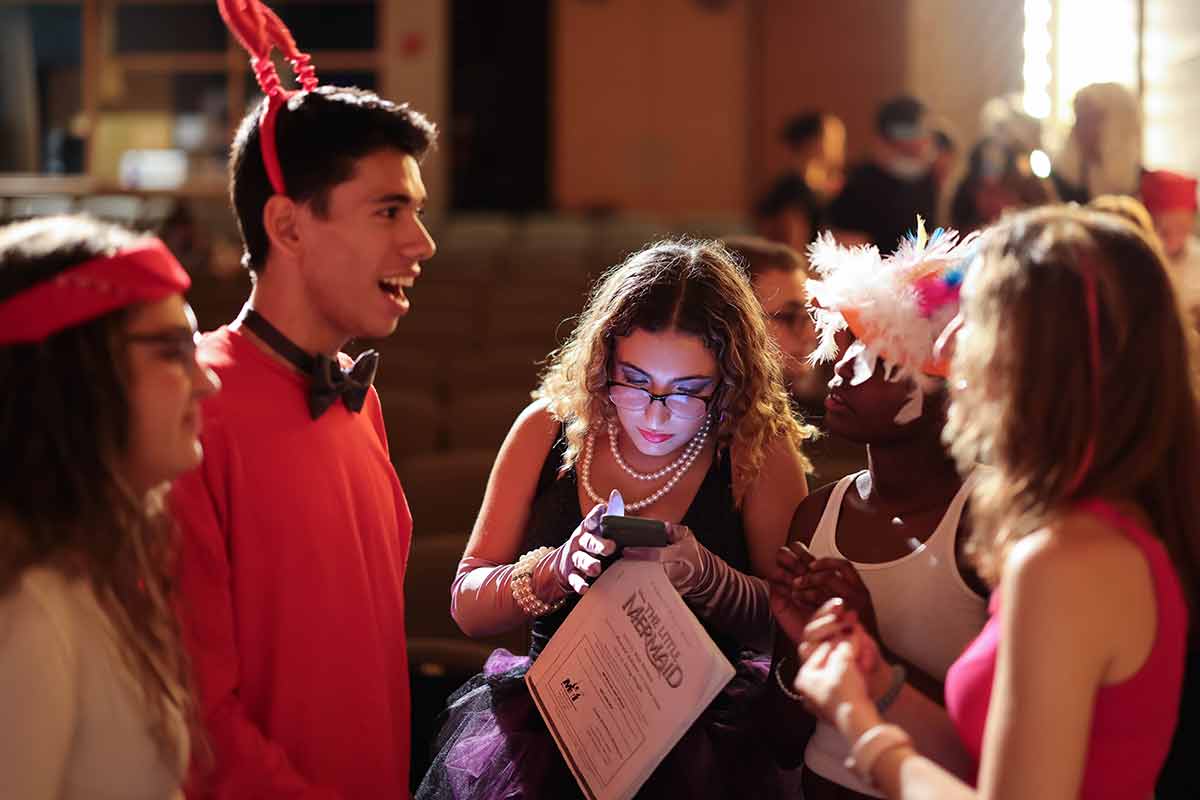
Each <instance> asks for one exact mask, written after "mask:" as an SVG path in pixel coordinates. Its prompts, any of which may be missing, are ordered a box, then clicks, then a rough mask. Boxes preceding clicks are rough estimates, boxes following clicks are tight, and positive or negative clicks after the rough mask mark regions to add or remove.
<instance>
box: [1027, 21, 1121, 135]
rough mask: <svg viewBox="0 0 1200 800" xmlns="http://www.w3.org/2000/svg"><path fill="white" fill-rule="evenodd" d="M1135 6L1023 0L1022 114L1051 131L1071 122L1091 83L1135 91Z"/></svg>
mask: <svg viewBox="0 0 1200 800" xmlns="http://www.w3.org/2000/svg"><path fill="white" fill-rule="evenodd" d="M1137 6H1138V0H1025V35H1024V37H1023V40H1022V41H1023V43H1024V47H1025V63H1024V67H1023V69H1022V75H1023V77H1024V80H1025V91H1024V98H1023V99H1024V105H1025V111H1026V112H1027V113H1029V114H1032V115H1033V116H1035V117H1038V118H1039V119H1046V120H1047V121H1048V122H1049V123H1050V125H1051V127H1062V126H1066V125H1069V124H1070V123H1071V122H1073V121H1074V118H1075V115H1074V110H1073V108H1072V101H1073V100H1074V98H1075V93H1076V92H1078V91H1079V90H1080V89H1082V88H1083V87H1084V86H1087V85H1088V84H1091V83H1102V82H1107V81H1112V82H1115V83H1121V84H1124V85H1125V86H1128V87H1129V88H1131V89H1132V88H1135V87H1136V85H1137V74H1138V73H1137V45H1138V43H1137V29H1138V26H1137Z"/></svg>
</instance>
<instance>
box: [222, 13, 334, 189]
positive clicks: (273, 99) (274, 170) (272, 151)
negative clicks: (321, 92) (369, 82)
mask: <svg viewBox="0 0 1200 800" xmlns="http://www.w3.org/2000/svg"><path fill="white" fill-rule="evenodd" d="M217 10H218V11H220V12H221V19H223V20H225V26H226V27H227V28H229V31H230V33H232V34H233V36H234V38H235V39H237V40H238V42H239V43H240V44H241V45H242V47H244V48H245V49H246V52H247V53H249V54H250V67H251V69H253V70H254V77H255V78H256V79H257V80H258V85H259V86H260V87H262V90H263V94H265V95H266V96H267V110H266V112H265V113H264V114H263V116H262V119H261V120H259V122H258V141H259V146H260V147H261V149H262V157H263V165H264V166H265V167H266V170H267V177H268V178H269V179H270V181H271V188H273V189H274V190H275V193H276V194H281V195H285V196H286V195H287V187H286V186H285V185H284V182H283V169H282V168H281V167H280V166H279V153H278V151H277V149H276V147H275V118H276V117H277V116H278V115H279V109H280V108H281V107H282V106H283V104H284V103H286V102H287V99H288V98H289V97H291V96H292V95H293V94H295V92H289V91H288V90H287V89H284V88H283V83H282V82H281V81H280V80H279V73H277V72H276V71H275V65H274V64H273V63H272V62H271V49H272V48H278V49H279V52H280V53H281V54H282V55H283V57H284V58H286V59H287V60H288V62H289V63H290V64H291V65H292V70H293V71H294V72H295V73H296V80H297V81H298V82H299V83H300V86H301V88H302V89H303V91H306V92H311V91H312V90H313V89H315V88H317V73H316V70H315V69H314V68H313V66H312V63H311V62H312V58H311V57H310V56H309V55H308V54H307V53H301V52H300V50H299V48H298V47H297V46H296V40H295V39H293V38H292V34H291V31H289V30H288V29H287V26H286V25H284V24H283V20H281V19H280V18H279V17H278V16H277V15H276V14H275V12H274V11H272V10H271V9H269V8H267V7H266V6H264V5H263V4H262V3H261V2H259V0H217Z"/></svg>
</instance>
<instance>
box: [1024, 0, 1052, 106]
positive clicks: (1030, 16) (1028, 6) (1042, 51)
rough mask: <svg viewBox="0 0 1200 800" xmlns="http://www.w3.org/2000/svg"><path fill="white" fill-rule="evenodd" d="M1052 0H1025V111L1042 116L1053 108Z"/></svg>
mask: <svg viewBox="0 0 1200 800" xmlns="http://www.w3.org/2000/svg"><path fill="white" fill-rule="evenodd" d="M1050 15H1051V6H1050V0H1025V36H1024V37H1023V39H1022V41H1023V43H1024V45H1025V64H1024V67H1023V68H1022V70H1021V72H1022V77H1024V79H1025V95H1024V97H1023V103H1024V106H1025V113H1026V114H1030V115H1032V116H1034V117H1037V118H1039V119H1041V118H1043V117H1046V116H1049V114H1050V112H1051V110H1052V103H1051V98H1050V82H1051V79H1052V78H1053V73H1052V72H1051V71H1050V55H1051V50H1052V47H1053V40H1052V38H1051V36H1050Z"/></svg>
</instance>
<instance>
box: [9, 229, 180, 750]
mask: <svg viewBox="0 0 1200 800" xmlns="http://www.w3.org/2000/svg"><path fill="white" fill-rule="evenodd" d="M135 239H136V237H135V235H134V234H132V233H130V232H128V231H125V230H124V229H121V228H117V227H115V226H109V225H103V224H100V223H96V222H93V221H91V220H88V219H86V218H79V217H64V218H50V219H42V220H35V221H33V222H29V223H21V224H17V225H11V226H8V227H7V228H0V299H3V297H4V296H9V295H11V294H12V293H15V292H16V291H19V288H20V286H21V284H22V283H29V282H30V281H31V280H32V281H36V280H38V279H40V278H45V277H47V276H50V275H53V274H55V273H56V272H58V271H60V270H62V269H63V268H65V267H67V266H70V265H72V264H77V263H80V262H82V261H85V260H87V259H90V258H94V257H96V256H100V255H108V254H112V253H114V252H116V251H117V250H119V249H121V248H122V247H125V246H127V245H128V244H130V243H131V242H132V241H134V240H135ZM126 317H127V313H126V312H125V311H124V310H122V311H117V312H113V313H111V314H108V315H107V316H104V317H101V318H100V319H96V320H94V321H91V322H88V323H85V324H82V325H79V326H76V327H74V328H69V329H67V330H64V331H61V332H59V333H56V334H53V335H51V336H50V337H49V338H47V339H46V340H45V341H42V342H39V343H36V344H19V345H8V346H3V347H0V386H3V387H4V390H3V392H0V432H2V436H3V440H4V458H3V459H0V596H3V595H5V594H7V593H8V592H10V591H12V590H13V589H14V587H15V585H16V584H17V583H18V582H19V580H20V578H21V576H22V574H23V573H24V572H25V571H26V570H28V569H30V568H32V567H35V566H45V567H50V568H53V569H57V570H59V571H61V572H62V573H63V574H65V575H66V576H68V577H71V578H80V579H83V580H86V581H88V582H89V583H90V585H91V587H92V589H93V590H94V593H95V596H96V599H97V601H98V602H99V604H100V607H101V608H102V609H103V610H104V612H105V613H106V614H107V616H108V617H109V618H110V620H111V621H112V623H113V626H114V628H115V630H116V632H117V636H118V639H119V645H120V651H121V652H122V654H123V655H124V657H125V659H126V661H127V663H128V666H129V668H130V669H131V671H132V673H133V675H134V676H135V678H136V680H137V683H138V685H139V687H140V688H141V691H142V693H143V695H144V697H145V701H146V704H147V707H148V709H149V712H150V719H151V731H152V733H153V735H154V737H155V739H156V741H157V742H158V743H159V745H160V747H161V748H162V750H163V752H164V755H165V756H166V758H167V763H169V764H170V763H175V761H174V760H175V759H176V758H177V757H178V756H179V754H180V749H181V747H182V746H183V742H182V741H181V740H180V739H179V736H178V731H177V730H175V729H174V728H173V726H172V724H171V719H172V716H173V714H172V712H173V711H175V712H179V713H180V714H181V715H182V717H183V719H184V721H185V722H191V721H192V719H193V718H194V717H193V714H192V709H191V700H190V692H189V691H188V687H189V685H190V683H189V681H188V679H187V674H188V673H187V663H186V658H185V657H184V654H183V649H182V645H181V643H180V635H179V626H178V623H177V621H176V617H175V614H174V613H173V607H172V598H171V589H172V586H171V580H170V578H169V575H170V574H171V567H172V561H173V554H174V544H175V539H174V531H175V529H174V526H173V525H172V524H171V522H170V520H169V518H168V516H167V515H166V514H165V513H164V511H163V508H162V498H161V497H159V496H157V495H152V496H151V497H150V498H149V499H147V498H146V497H141V496H137V495H136V494H135V493H134V492H133V490H132V489H131V487H130V486H129V485H128V483H127V481H126V480H125V477H124V474H123V470H122V463H123V457H124V455H125V453H126V452H127V450H128V447H129V431H130V404H129V399H128V391H127V384H128V377H129V376H128V374H127V365H128V361H127V358H126V352H125V345H124V342H123V337H122V335H123V333H124V330H125V321H126Z"/></svg>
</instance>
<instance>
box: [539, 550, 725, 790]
mask: <svg viewBox="0 0 1200 800" xmlns="http://www.w3.org/2000/svg"><path fill="white" fill-rule="evenodd" d="M733 675H734V669H733V666H732V665H731V664H730V663H729V660H728V659H726V658H725V656H724V655H722V653H721V651H720V650H719V649H718V648H717V646H716V644H715V643H714V642H713V641H712V639H711V638H710V637H709V635H708V633H707V632H705V630H704V628H703V626H701V625H700V623H699V621H698V620H697V619H696V617H695V615H694V614H692V612H691V610H689V609H688V607H687V605H686V604H685V603H684V602H683V599H682V598H680V596H679V593H678V592H676V591H675V588H674V587H673V586H672V585H671V582H670V580H669V579H668V578H667V576H666V574H665V573H664V572H663V569H662V565H661V564H659V563H657V562H649V561H625V560H620V561H617V562H616V563H615V564H613V565H612V566H610V567H609V568H608V569H607V570H605V572H604V574H603V575H601V576H600V577H599V578H598V579H597V580H596V582H595V583H594V584H592V587H591V588H590V589H589V590H588V592H587V594H585V595H584V596H583V599H582V600H580V601H579V604H578V605H577V606H576V607H575V610H574V611H572V612H571V614H570V616H568V617H567V619H566V621H565V622H563V624H562V627H560V628H559V629H558V631H557V632H556V633H555V634H554V637H553V638H552V639H551V640H550V643H549V644H547V645H546V648H545V650H543V651H542V654H541V655H540V656H539V657H538V659H537V661H536V662H535V663H534V665H533V666H532V667H531V668H530V670H529V672H528V673H527V674H526V676H525V681H526V683H527V684H528V686H529V691H530V694H532V695H533V699H534V702H535V703H536V704H537V707H538V710H539V711H540V712H541V714H542V717H543V718H544V719H545V720H546V724H547V726H548V727H549V729H550V732H551V733H552V734H553V736H554V740H555V742H556V743H557V744H558V749H559V751H561V752H562V754H563V757H564V758H565V759H566V761H567V765H568V766H569V767H570V768H571V772H572V773H573V774H574V775H575V779H576V781H578V782H579V785H580V788H582V789H583V793H584V795H585V796H587V797H589V798H594V799H595V800H627V798H630V797H633V795H634V794H636V793H637V791H638V789H639V788H641V786H642V784H643V783H645V782H646V779H647V778H649V777H650V774H651V773H652V772H653V771H654V769H655V768H656V767H657V766H658V764H659V762H661V761H662V759H663V758H664V757H665V756H666V755H667V753H668V752H670V750H671V748H672V747H674V746H675V743H676V742H678V741H679V739H680V737H682V736H683V734H684V733H685V732H686V731H687V729H688V727H689V726H690V725H691V724H692V723H693V722H694V721H695V720H696V718H697V717H699V716H700V714H701V712H703V710H704V709H705V708H706V707H707V706H708V704H709V703H710V702H711V701H712V699H713V698H714V697H716V695H717V693H718V692H720V691H721V689H722V688H724V686H725V684H727V683H728V682H729V680H730V679H731V678H732V677H733Z"/></svg>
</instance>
